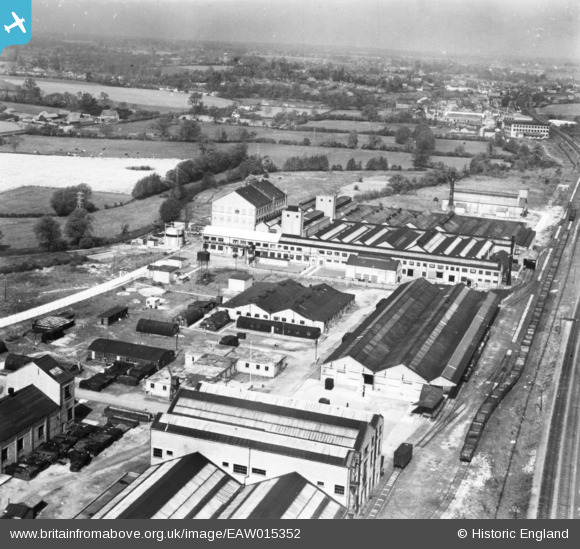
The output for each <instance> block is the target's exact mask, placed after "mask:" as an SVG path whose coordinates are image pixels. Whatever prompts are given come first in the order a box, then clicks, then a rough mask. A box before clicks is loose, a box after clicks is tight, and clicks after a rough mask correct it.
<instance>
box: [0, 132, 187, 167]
mask: <svg viewBox="0 0 580 549" xmlns="http://www.w3.org/2000/svg"><path fill="white" fill-rule="evenodd" d="M11 151H12V149H11V148H10V146H9V145H4V147H0V153H1V152H5V153H7V152H11ZM197 152H198V147H197V144H196V143H182V142H176V141H138V140H134V139H106V138H94V139H92V138H84V137H45V136H42V135H23V136H22V143H21V144H20V145H19V147H18V153H29V154H34V155H36V154H46V155H61V156H77V157H85V158H87V157H100V158H131V157H132V158H133V159H134V160H132V161H131V162H129V164H128V165H141V164H151V162H141V160H149V159H153V158H155V159H164V158H169V159H174V158H181V159H184V158H192V157H193V156H194V155H195V154H197Z"/></svg>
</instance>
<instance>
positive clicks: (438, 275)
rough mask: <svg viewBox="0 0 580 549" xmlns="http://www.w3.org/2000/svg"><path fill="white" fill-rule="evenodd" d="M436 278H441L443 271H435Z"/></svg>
mask: <svg viewBox="0 0 580 549" xmlns="http://www.w3.org/2000/svg"><path fill="white" fill-rule="evenodd" d="M435 277H436V278H443V273H435Z"/></svg>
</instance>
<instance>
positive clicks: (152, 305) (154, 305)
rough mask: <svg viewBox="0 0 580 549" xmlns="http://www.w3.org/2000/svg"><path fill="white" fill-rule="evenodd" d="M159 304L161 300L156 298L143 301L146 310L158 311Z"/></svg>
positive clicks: (152, 297)
mask: <svg viewBox="0 0 580 549" xmlns="http://www.w3.org/2000/svg"><path fill="white" fill-rule="evenodd" d="M160 303H161V299H160V298H159V297H156V296H151V297H148V298H147V299H146V300H145V306H146V307H147V308H148V309H158V308H159V304H160Z"/></svg>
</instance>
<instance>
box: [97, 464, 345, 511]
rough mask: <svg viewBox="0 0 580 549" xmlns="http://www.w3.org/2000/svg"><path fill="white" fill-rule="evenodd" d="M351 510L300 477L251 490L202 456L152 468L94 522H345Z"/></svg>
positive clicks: (286, 477)
mask: <svg viewBox="0 0 580 549" xmlns="http://www.w3.org/2000/svg"><path fill="white" fill-rule="evenodd" d="M345 511H346V509H345V508H344V507H343V506H342V505H340V504H339V503H337V502H336V501H334V500H333V499H332V498H331V497H329V496H327V495H326V494H325V493H324V492H322V491H321V490H320V489H319V488H317V487H315V486H314V485H312V484H311V483H309V482H308V481H307V480H306V479H304V477H302V476H301V475H299V474H298V473H289V474H287V475H283V476H280V477H276V478H273V479H268V480H264V481H262V482H258V483H256V484H252V485H249V486H245V487H244V486H242V484H241V483H240V482H239V481H238V480H237V479H236V478H234V477H233V476H231V475H229V474H228V473H226V472H225V471H223V470H222V469H220V468H219V467H217V466H216V465H215V464H214V463H212V462H211V461H209V460H208V459H207V458H206V457H204V456H203V455H201V454H200V453H194V454H189V455H187V456H184V457H181V458H177V459H174V460H171V461H167V462H164V463H161V464H157V465H152V466H151V467H149V469H147V470H146V471H145V472H143V473H142V474H141V475H140V476H139V477H138V478H137V479H136V480H135V481H134V482H133V483H131V484H130V485H129V486H128V487H127V488H125V490H123V491H122V492H120V493H119V494H117V495H116V496H115V497H114V498H112V499H111V500H110V501H109V502H108V503H106V504H105V505H104V506H103V507H102V508H101V509H100V510H98V511H97V512H96V513H95V514H94V515H93V516H92V518H94V519H123V518H125V519H133V518H147V519H217V518H220V519H241V518H257V519H267V518H273V519H280V518H303V519H314V518H342V517H343V516H344V514H345Z"/></svg>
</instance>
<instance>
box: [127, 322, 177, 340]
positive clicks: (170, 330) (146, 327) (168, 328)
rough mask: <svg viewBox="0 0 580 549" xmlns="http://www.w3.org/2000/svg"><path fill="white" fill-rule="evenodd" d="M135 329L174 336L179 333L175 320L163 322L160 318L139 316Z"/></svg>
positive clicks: (143, 332) (147, 332)
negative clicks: (152, 318) (151, 318)
mask: <svg viewBox="0 0 580 549" xmlns="http://www.w3.org/2000/svg"><path fill="white" fill-rule="evenodd" d="M137 331H138V332H141V333H142V334H153V335H158V336H163V337H175V336H176V335H177V334H178V333H179V324H177V322H163V321H161V320H150V319H148V318H140V319H139V322H137Z"/></svg>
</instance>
